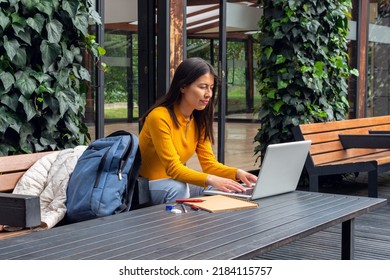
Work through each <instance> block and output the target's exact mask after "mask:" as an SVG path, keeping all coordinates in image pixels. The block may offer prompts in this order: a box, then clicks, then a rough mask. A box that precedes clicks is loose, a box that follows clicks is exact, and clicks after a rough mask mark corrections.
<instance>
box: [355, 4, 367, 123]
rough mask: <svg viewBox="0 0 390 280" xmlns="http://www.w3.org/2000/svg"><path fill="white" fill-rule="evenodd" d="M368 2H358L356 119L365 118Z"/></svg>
mask: <svg viewBox="0 0 390 280" xmlns="http://www.w3.org/2000/svg"><path fill="white" fill-rule="evenodd" d="M369 2H370V1H368V0H360V1H359V18H358V21H357V32H356V41H357V51H358V55H357V69H358V70H359V77H358V79H357V85H356V88H357V92H356V93H357V96H356V118H364V117H366V106H367V101H366V100H367V71H368V68H367V67H368V26H369V7H370V3H369Z"/></svg>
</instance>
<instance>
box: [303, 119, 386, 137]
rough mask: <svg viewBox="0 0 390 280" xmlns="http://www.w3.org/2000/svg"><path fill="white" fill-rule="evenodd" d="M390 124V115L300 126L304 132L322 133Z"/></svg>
mask: <svg viewBox="0 0 390 280" xmlns="http://www.w3.org/2000/svg"><path fill="white" fill-rule="evenodd" d="M381 125H382V126H383V125H384V126H387V127H389V126H390V116H381V117H372V118H360V119H349V120H343V121H334V122H324V123H311V124H301V125H300V126H299V127H300V129H301V131H302V134H304V135H305V134H310V133H320V132H326V131H336V130H344V129H350V128H356V127H370V128H372V127H375V126H381Z"/></svg>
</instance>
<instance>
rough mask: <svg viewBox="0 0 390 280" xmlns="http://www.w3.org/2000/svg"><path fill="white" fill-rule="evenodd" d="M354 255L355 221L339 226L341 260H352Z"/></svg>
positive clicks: (351, 220)
mask: <svg viewBox="0 0 390 280" xmlns="http://www.w3.org/2000/svg"><path fill="white" fill-rule="evenodd" d="M354 253H355V219H350V220H348V221H345V222H343V223H342V225H341V259H342V260H353V259H354V257H355V256H354Z"/></svg>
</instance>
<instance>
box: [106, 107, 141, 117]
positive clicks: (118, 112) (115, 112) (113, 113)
mask: <svg viewBox="0 0 390 280" xmlns="http://www.w3.org/2000/svg"><path fill="white" fill-rule="evenodd" d="M133 117H134V118H138V108H134V111H133ZM104 118H105V119H127V108H113V109H104Z"/></svg>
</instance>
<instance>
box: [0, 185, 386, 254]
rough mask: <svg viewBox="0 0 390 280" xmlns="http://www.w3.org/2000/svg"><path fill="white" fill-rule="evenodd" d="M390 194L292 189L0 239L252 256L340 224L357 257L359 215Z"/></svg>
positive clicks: (45, 245) (45, 248)
mask: <svg viewBox="0 0 390 280" xmlns="http://www.w3.org/2000/svg"><path fill="white" fill-rule="evenodd" d="M386 201H387V200H386V199H380V198H369V197H357V196H346V195H336V194H325V193H316V192H302V191H295V192H292V193H287V194H283V195H278V196H274V197H268V198H263V199H260V200H258V201H257V202H258V203H259V206H260V207H259V208H257V209H250V210H239V211H232V212H221V213H209V212H206V211H192V210H189V211H188V212H187V213H182V214H173V213H170V212H167V211H165V206H164V205H157V206H152V207H148V208H144V209H139V210H135V211H131V212H128V213H122V214H118V215H113V216H109V217H103V218H98V219H94V220H90V221H85V222H80V223H75V224H70V225H66V226H60V227H56V228H53V229H50V230H45V231H41V232H34V233H31V234H27V235H23V236H18V237H15V238H10V239H5V240H1V241H0V259H45V260H47V259H93V260H96V259H120V260H124V259H141V260H147V259H170V260H176V259H201V260H204V259H219V260H221V259H250V258H252V257H254V256H258V255H261V254H263V253H266V252H268V251H270V250H273V249H275V248H278V247H280V246H283V245H286V244H288V243H290V242H292V241H294V240H297V239H300V238H302V237H305V236H308V235H310V234H313V233H315V232H318V231H321V230H323V229H325V228H328V227H331V226H334V225H336V224H340V223H342V238H341V240H340V242H342V252H341V258H342V259H352V258H353V256H354V218H356V217H358V216H360V215H362V214H364V213H367V212H369V211H371V210H373V209H375V208H377V207H380V206H383V205H385V204H386Z"/></svg>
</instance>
